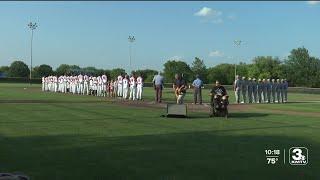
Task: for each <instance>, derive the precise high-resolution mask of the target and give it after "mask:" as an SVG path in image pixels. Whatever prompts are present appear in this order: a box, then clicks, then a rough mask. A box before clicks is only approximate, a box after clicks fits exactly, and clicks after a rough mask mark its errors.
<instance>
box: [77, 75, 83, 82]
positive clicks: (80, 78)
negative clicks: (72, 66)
mask: <svg viewBox="0 0 320 180" xmlns="http://www.w3.org/2000/svg"><path fill="white" fill-rule="evenodd" d="M78 79H79V82H80V83H82V82H83V76H82V75H81V74H80V75H79V76H78Z"/></svg>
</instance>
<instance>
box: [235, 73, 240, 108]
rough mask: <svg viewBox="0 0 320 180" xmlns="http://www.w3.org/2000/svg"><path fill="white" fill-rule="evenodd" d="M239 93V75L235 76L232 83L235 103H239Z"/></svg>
mask: <svg viewBox="0 0 320 180" xmlns="http://www.w3.org/2000/svg"><path fill="white" fill-rule="evenodd" d="M240 92H241V80H240V77H239V75H236V80H235V81H234V94H235V96H236V103H238V104H239V103H240Z"/></svg>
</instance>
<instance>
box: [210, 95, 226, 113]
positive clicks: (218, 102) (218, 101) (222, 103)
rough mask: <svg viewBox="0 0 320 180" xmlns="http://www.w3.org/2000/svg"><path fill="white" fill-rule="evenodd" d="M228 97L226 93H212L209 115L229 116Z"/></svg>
mask: <svg viewBox="0 0 320 180" xmlns="http://www.w3.org/2000/svg"><path fill="white" fill-rule="evenodd" d="M228 99H229V96H228V95H225V96H222V95H214V96H213V97H212V98H211V108H210V117H225V118H226V119H227V118H228V116H229V112H228V105H229V100H228Z"/></svg>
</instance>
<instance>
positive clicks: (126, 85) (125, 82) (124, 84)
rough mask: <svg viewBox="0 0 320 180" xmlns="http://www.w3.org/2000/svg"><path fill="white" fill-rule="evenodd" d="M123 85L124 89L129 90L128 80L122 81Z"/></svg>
mask: <svg viewBox="0 0 320 180" xmlns="http://www.w3.org/2000/svg"><path fill="white" fill-rule="evenodd" d="M122 83H123V88H128V86H129V82H128V79H127V78H124V79H123V80H122Z"/></svg>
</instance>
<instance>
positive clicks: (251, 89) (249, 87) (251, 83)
mask: <svg viewBox="0 0 320 180" xmlns="http://www.w3.org/2000/svg"><path fill="white" fill-rule="evenodd" d="M252 92H253V82H252V79H251V78H250V77H249V78H248V98H249V103H252Z"/></svg>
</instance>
